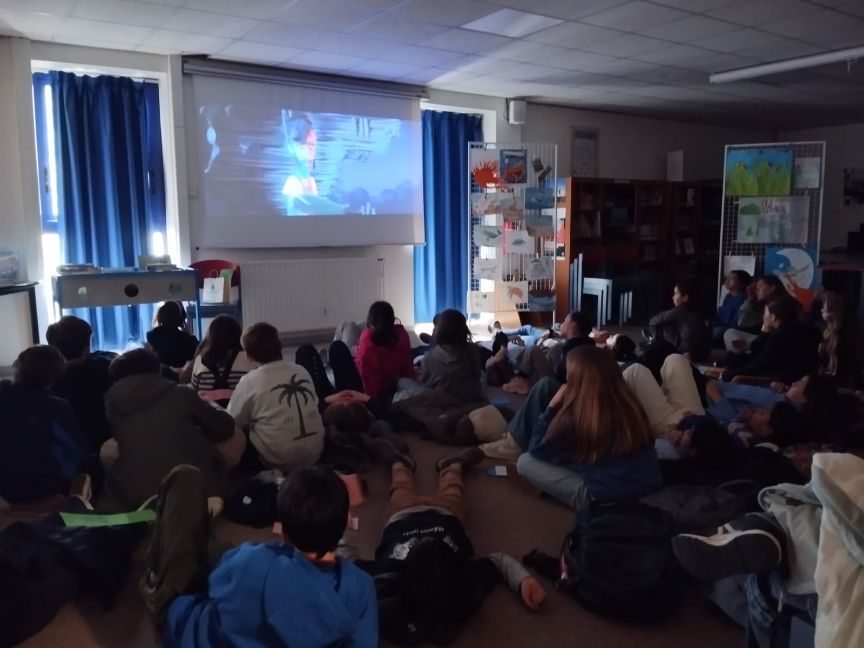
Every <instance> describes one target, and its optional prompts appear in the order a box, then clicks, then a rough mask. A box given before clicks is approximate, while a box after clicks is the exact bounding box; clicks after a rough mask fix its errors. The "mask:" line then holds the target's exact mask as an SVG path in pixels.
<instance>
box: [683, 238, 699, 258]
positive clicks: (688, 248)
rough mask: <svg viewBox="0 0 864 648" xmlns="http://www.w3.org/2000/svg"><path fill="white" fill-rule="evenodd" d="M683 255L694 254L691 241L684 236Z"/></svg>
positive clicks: (694, 247) (693, 246)
mask: <svg viewBox="0 0 864 648" xmlns="http://www.w3.org/2000/svg"><path fill="white" fill-rule="evenodd" d="M683 241H684V254H696V246H695V245H693V239H692V238H690V237H689V236H685V237H684V239H683Z"/></svg>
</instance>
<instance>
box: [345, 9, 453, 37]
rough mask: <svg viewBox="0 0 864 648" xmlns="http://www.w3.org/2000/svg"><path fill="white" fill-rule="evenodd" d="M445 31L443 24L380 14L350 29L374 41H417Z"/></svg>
mask: <svg viewBox="0 0 864 648" xmlns="http://www.w3.org/2000/svg"><path fill="white" fill-rule="evenodd" d="M445 31H447V27H445V26H443V25H433V24H432V23H429V22H423V21H421V20H409V19H407V18H402V17H400V16H393V15H390V14H382V15H380V16H377V17H375V18H372V19H371V20H370V21H368V22H366V23H364V24H363V25H361V26H359V27H356V28H354V29H353V30H352V32H353V33H356V34H358V35H359V36H361V37H362V38H364V39H366V40H367V41H369V42H371V43H374V42H375V40H376V39H382V40H387V41H392V42H395V43H419V42H420V41H423V40H426V39H427V38H432V37H433V36H435V35H436V34H441V33H444V32H445Z"/></svg>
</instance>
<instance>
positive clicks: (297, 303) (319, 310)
mask: <svg viewBox="0 0 864 648" xmlns="http://www.w3.org/2000/svg"><path fill="white" fill-rule="evenodd" d="M240 277H241V291H242V300H243V323H244V324H245V325H249V324H252V323H254V322H262V321H264V322H270V323H271V324H273V326H275V327H276V328H277V329H279V331H281V332H286V333H293V332H297V331H304V332H305V331H320V330H322V329H332V328H334V327H335V326H336V325H337V324H338V323H339V322H341V321H343V320H364V319H365V318H366V313H367V311H368V310H369V305H370V304H371V303H372V302H374V301H377V300H380V299H384V259H376V258H374V257H362V258H355V259H302V260H290V261H246V262H243V264H242V265H241V275H240Z"/></svg>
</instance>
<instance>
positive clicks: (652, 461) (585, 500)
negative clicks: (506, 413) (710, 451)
mask: <svg viewBox="0 0 864 648" xmlns="http://www.w3.org/2000/svg"><path fill="white" fill-rule="evenodd" d="M566 365H567V383H566V384H565V385H563V386H562V387H561V388H560V389H559V390H558V392H557V393H556V394H555V396H554V397H553V398H552V401H551V402H550V403H549V407H548V408H547V409H546V411H545V412H544V413H543V414H542V415H541V416H540V418H539V420H538V421H537V424H536V425H535V426H534V429H533V431H532V434H531V438H530V441H529V443H528V450H527V452H525V453H524V454H523V455H522V456H521V457H519V460H518V462H517V464H516V466H517V469H518V471H519V473H520V474H521V475H523V476H524V477H525V478H526V479H527V480H528V481H529V482H531V483H532V484H533V485H534V486H536V487H537V488H539V489H540V490H542V491H544V492H546V493H548V494H549V495H551V496H553V497H555V498H556V499H559V500H561V501H563V502H565V503H566V504H569V505H570V506H572V507H573V508H575V509H584V508H587V506H588V505H589V504H590V502H591V501H592V500H598V501H622V500H635V499H638V498H639V497H641V496H643V495H645V494H647V493H650V492H652V491H654V490H657V489H658V488H660V486H661V483H662V478H661V476H660V465H659V463H658V460H657V455H656V453H655V452H654V435H653V433H652V431H651V426H650V424H649V422H648V416H647V414H646V413H645V410H644V409H643V407H642V405H640V403H639V401H638V399H637V398H636V396H635V394H634V393H633V392H632V391H631V390H630V388H629V387H628V386H627V383H625V382H624V379H623V377H622V376H621V371H620V370H619V368H618V365H617V363H616V362H615V358H614V356H613V355H612V354H611V353H609V352H608V351H606V350H603V349H598V348H596V347H590V346H582V347H577V348H575V349H573V350H572V351H570V353H569V354H568V355H567V360H566Z"/></svg>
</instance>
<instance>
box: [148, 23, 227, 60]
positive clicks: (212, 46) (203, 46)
mask: <svg viewBox="0 0 864 648" xmlns="http://www.w3.org/2000/svg"><path fill="white" fill-rule="evenodd" d="M230 42H231V41H230V39H228V38H219V37H218V36H204V35H202V34H190V33H188V32H175V31H170V30H168V29H157V30H156V31H155V32H153V33H152V34H151V35H150V36H149V37H148V38H147V39H146V40H145V41H144V42H143V43H142V45H145V46H146V45H153V46H154V47H164V48H166V49H167V48H172V47H176V48H177V51H179V52H182V53H184V54H213V53H214V52H219V51H221V50H223V49H225V48H226V47H227V46H228V44H229V43H230Z"/></svg>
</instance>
